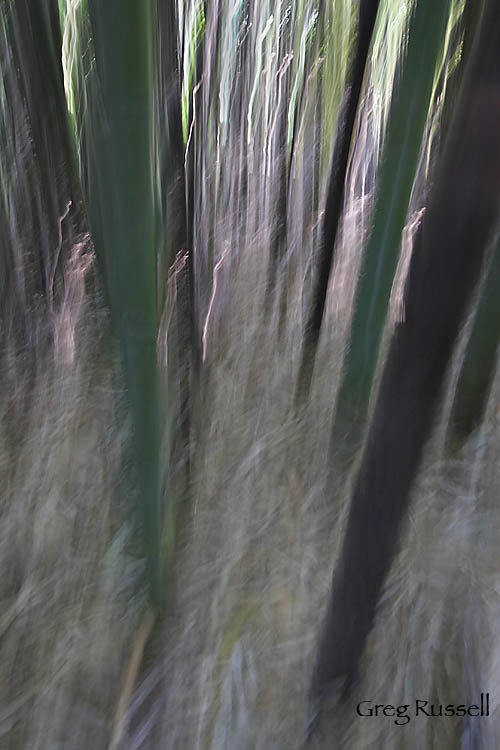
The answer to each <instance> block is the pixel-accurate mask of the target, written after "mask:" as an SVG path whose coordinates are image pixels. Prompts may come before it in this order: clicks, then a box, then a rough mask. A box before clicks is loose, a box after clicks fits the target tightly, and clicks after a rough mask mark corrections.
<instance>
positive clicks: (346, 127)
mask: <svg viewBox="0 0 500 750" xmlns="http://www.w3.org/2000/svg"><path fill="white" fill-rule="evenodd" d="M378 6H379V0H360V3H359V28H358V41H357V46H356V54H355V57H354V62H353V65H352V69H351V73H350V76H349V80H348V83H347V86H346V93H345V102H344V107H343V111H342V112H341V115H340V118H339V125H338V128H337V136H336V142H335V147H334V154H333V162H332V167H331V171H330V180H329V183H328V192H327V198H326V205H325V213H324V219H323V225H322V230H321V240H320V248H319V268H318V271H317V278H316V283H315V288H314V292H313V301H312V308H311V312H310V315H309V318H308V321H307V323H306V329H305V332H304V343H303V351H302V361H301V366H300V371H299V379H298V386H297V398H296V402H297V404H300V403H303V401H304V400H305V399H306V398H307V395H308V393H309V388H310V384H311V378H312V373H313V369H314V360H315V357H316V349H317V346H318V341H319V334H320V331H321V323H322V321H323V314H324V310H325V302H326V293H327V290H328V281H329V278H330V271H331V268H332V264H333V257H334V251H335V243H336V240H337V234H338V228H339V223H340V218H341V216H342V209H343V202H344V187H345V178H346V173H347V165H348V161H349V153H350V150H351V141H352V137H353V132H354V124H355V121H356V113H357V111H358V105H359V99H360V96H361V87H362V84H363V78H364V75H365V68H366V61H367V58H368V52H369V50H370V45H371V41H372V35H373V28H374V26H375V21H376V18H377V12H378Z"/></svg>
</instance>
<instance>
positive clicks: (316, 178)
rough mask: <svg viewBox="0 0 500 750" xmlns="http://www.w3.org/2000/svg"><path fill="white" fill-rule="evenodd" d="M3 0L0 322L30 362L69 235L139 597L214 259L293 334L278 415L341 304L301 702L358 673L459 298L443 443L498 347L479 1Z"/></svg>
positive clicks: (179, 526) (491, 14)
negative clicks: (133, 547) (341, 530)
mask: <svg viewBox="0 0 500 750" xmlns="http://www.w3.org/2000/svg"><path fill="white" fill-rule="evenodd" d="M1 13H2V37H1V41H0V55H1V61H2V62H1V66H2V90H1V117H0V138H1V142H2V159H1V172H0V194H1V204H0V205H1V209H0V221H1V233H0V242H1V252H0V270H1V275H0V290H1V304H0V310H1V327H2V336H3V338H4V340H5V341H7V340H8V341H9V342H10V343H9V346H14V347H15V348H16V349H17V350H19V351H22V352H24V353H25V358H26V368H27V370H28V371H29V372H30V373H31V375H32V377H33V378H36V370H37V361H38V358H39V357H40V356H41V353H42V354H43V352H48V351H51V348H53V347H55V346H56V344H57V342H56V341H55V340H45V339H43V338H42V339H41V338H40V336H39V334H38V331H39V329H40V321H41V320H48V319H51V316H54V315H56V314H57V311H58V310H62V308H63V306H64V301H65V290H66V270H67V268H68V264H70V263H71V258H72V257H73V256H72V253H73V252H74V248H75V246H76V245H77V244H78V243H79V245H78V246H79V247H80V248H81V249H82V252H83V253H84V254H88V258H89V259H90V257H91V255H92V253H93V252H94V250H95V254H96V257H97V266H96V270H95V277H93V276H91V275H88V276H87V277H86V288H87V292H88V293H89V294H92V293H94V290H95V288H96V287H101V286H102V287H103V288H104V295H105V299H106V304H107V306H108V308H109V312H110V317H111V328H112V331H113V336H114V341H115V343H116V346H117V348H118V351H119V352H120V361H121V367H122V371H123V378H124V383H125V386H126V391H127V398H128V404H129V408H130V413H131V420H132V433H133V438H132V443H131V446H130V456H131V460H130V464H131V469H130V482H131V484H132V485H134V487H135V495H134V497H135V498H136V511H135V515H136V520H137V523H138V528H139V529H140V531H139V532H138V533H139V535H140V538H141V540H142V542H141V543H142V554H143V556H144V557H145V558H146V561H147V564H146V569H147V573H146V578H145V586H146V587H147V590H148V592H149V599H150V603H151V606H152V607H153V609H154V610H155V612H156V614H157V616H158V617H159V618H161V617H162V616H163V615H164V614H165V611H166V610H167V611H168V608H169V596H170V593H171V589H170V586H169V580H170V575H171V573H170V571H171V567H172V565H173V560H174V558H175V554H176V548H177V542H178V538H179V537H180V536H181V535H182V534H183V530H184V529H185V526H186V523H187V522H186V518H187V517H188V516H189V514H190V513H191V511H192V508H191V492H192V487H193V478H192V476H191V471H192V464H193V460H194V459H195V457H196V450H197V446H198V445H199V443H200V441H202V440H203V433H204V429H205V425H204V424H203V421H202V419H201V418H200V414H201V413H202V410H201V407H200V405H201V404H203V401H204V398H205V394H204V384H205V383H206V382H207V378H209V377H210V361H211V358H212V359H213V358H214V357H216V356H218V354H221V353H222V352H224V351H225V350H226V349H227V348H228V346H229V345H228V339H229V337H230V335H235V334H234V331H233V332H232V333H231V331H230V326H229V324H228V305H227V300H226V299H225V295H224V293H223V291H224V289H227V288H228V287H229V286H230V285H231V283H232V282H231V279H232V274H233V271H234V269H235V268H238V269H243V271H241V272H240V276H242V277H243V278H244V275H245V273H246V272H248V274H249V275H251V274H254V275H255V274H256V269H264V270H263V273H262V276H261V277H259V278H262V279H263V281H262V284H263V295H262V300H263V309H262V318H261V320H262V321H263V322H262V325H263V331H267V330H270V329H271V328H272V330H273V331H275V332H276V347H277V348H278V349H279V351H280V352H281V356H283V357H284V358H287V357H288V355H289V352H290V351H291V350H292V349H293V352H294V356H293V357H290V362H292V364H291V367H292V368H293V380H294V388H293V392H290V393H288V394H285V395H286V398H287V399H288V402H289V414H290V419H291V420H292V421H294V420H295V422H300V420H301V419H302V417H303V414H304V413H305V411H307V409H308V407H309V405H310V403H311V399H313V398H314V393H315V391H314V388H315V383H316V382H318V378H321V377H322V374H321V372H318V352H319V350H320V348H321V342H322V340H323V339H324V337H325V336H327V335H328V331H325V326H327V325H328V323H327V320H328V319H329V318H328V307H330V309H331V310H335V311H337V312H338V310H340V309H343V310H350V312H349V314H348V315H347V319H348V322H347V324H346V325H345V327H344V330H343V334H342V335H343V336H344V346H343V351H344V355H343V359H342V361H341V362H339V363H338V366H339V368H340V372H341V375H340V381H339V386H338V388H337V389H336V391H335V392H334V391H333V389H332V392H331V400H332V403H334V410H333V423H332V425H331V436H330V443H329V446H328V448H327V454H328V471H329V477H330V478H329V481H328V482H327V484H326V486H325V489H324V492H325V494H326V501H327V502H328V503H331V504H334V503H335V501H336V497H337V495H338V494H339V493H340V492H341V491H344V490H345V487H348V488H349V493H350V495H349V497H350V501H349V503H350V506H349V507H350V510H349V517H348V521H347V524H346V529H345V535H344V538H343V542H342V545H341V552H340V556H339V558H338V560H337V561H336V562H335V567H334V573H333V581H332V585H331V593H330V599H329V601H328V603H326V602H325V605H326V615H325V617H324V619H323V624H322V625H321V626H319V627H318V648H317V654H316V658H315V667H314V669H313V670H312V675H311V683H310V694H309V700H310V704H311V710H312V715H313V716H316V714H317V712H318V711H319V710H320V707H321V704H322V701H323V700H324V699H325V697H327V696H328V695H329V694H331V693H332V691H333V692H335V691H336V690H337V689H339V690H340V693H341V695H342V696H343V697H342V699H343V700H344V701H345V700H346V697H347V696H348V695H349V691H350V689H351V686H352V685H353V684H355V682H356V677H357V672H358V668H359V664H360V661H361V659H362V656H363V652H364V649H365V646H366V641H367V638H368V636H369V634H370V631H371V629H372V626H373V622H374V618H375V613H376V608H377V602H378V601H379V598H380V596H381V592H382V589H383V585H384V581H385V578H386V576H387V573H388V570H389V568H390V566H391V564H392V562H393V560H394V557H395V555H396V553H397V548H398V540H399V535H400V531H401V528H402V526H403V524H404V522H405V519H406V517H407V513H408V508H409V504H410V497H411V489H412V486H413V482H414V480H415V477H416V475H417V471H418V468H419V465H420V461H421V457H422V454H423V451H424V448H425V446H426V444H427V443H428V440H429V438H430V436H431V434H432V429H433V425H434V424H435V421H436V418H437V416H438V414H439V413H440V409H441V408H442V396H443V391H444V388H445V386H446V383H447V377H448V373H449V368H450V363H451V361H452V359H453V357H454V356H455V355H456V352H457V345H458V344H457V342H459V340H460V336H461V335H462V330H463V326H464V323H465V321H466V320H467V319H469V320H470V324H469V326H468V328H467V336H466V341H465V342H464V345H463V356H462V359H461V364H460V371H459V377H458V380H457V383H456V387H455V390H454V394H453V400H452V408H451V411H450V416H449V420H448V425H447V431H446V437H445V443H446V452H447V455H449V456H453V455H455V454H456V453H457V452H458V451H459V450H460V447H461V446H462V445H463V443H464V441H466V440H467V439H468V437H469V436H470V435H471V434H472V432H473V431H474V430H475V429H476V428H477V427H478V425H480V423H481V420H482V418H483V413H484V409H485V405H486V402H487V398H488V394H489V390H490V387H491V383H492V381H493V378H494V374H495V371H496V367H497V347H498V342H499V335H500V310H499V302H498V293H497V284H498V278H499V262H500V261H499V252H500V245H499V239H498V220H499V218H500V212H499V197H500V169H499V166H500V131H499V129H498V121H499V117H500V67H499V57H498V49H500V9H499V8H498V4H497V1H496V0H439V1H437V0H359V2H358V0H331V1H329V2H326V1H325V0H297V1H296V2H285V1H283V2H282V1H281V0H279V1H277V2H270V0H176V2H167V0H142V1H141V2H139V0H120V2H118V0H106V2H100V0H59V1H58V0H2V3H1ZM348 216H355V231H354V233H355V235H356V236H357V238H358V240H359V238H361V240H360V241H359V245H360V247H361V250H360V252H357V253H354V252H349V249H347V250H346V247H345V245H346V243H348V240H349V233H348V227H347V217H348ZM89 262H90V260H89ZM346 268H348V269H349V273H348V279H349V280H348V281H346V278H347V275H346V274H347V271H346ZM221 290H222V291H221ZM240 293H241V295H245V293H246V291H245V286H244V283H243V284H242V286H241V288H240V289H239V291H238V294H240ZM260 299H261V298H259V300H260ZM255 304H256V303H255ZM259 304H260V302H259ZM265 326H267V327H268V328H266V327H265ZM263 335H265V333H264V334H263ZM295 352H296V353H297V355H295ZM221 356H222V354H221ZM250 379H251V375H250V374H249V384H250ZM250 385H251V384H250ZM250 385H248V388H250ZM394 467H397V470H394ZM332 562H333V561H332ZM342 699H341V700H342Z"/></svg>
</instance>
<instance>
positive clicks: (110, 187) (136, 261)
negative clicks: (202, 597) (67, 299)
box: [89, 0, 163, 610]
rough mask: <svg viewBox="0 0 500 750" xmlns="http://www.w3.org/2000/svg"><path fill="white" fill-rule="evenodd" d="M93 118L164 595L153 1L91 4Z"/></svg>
mask: <svg viewBox="0 0 500 750" xmlns="http://www.w3.org/2000/svg"><path fill="white" fill-rule="evenodd" d="M89 13H90V20H91V24H92V29H93V36H94V46H95V54H96V69H97V74H98V76H99V82H100V89H101V93H102V112H101V117H97V116H96V117H94V122H93V123H92V127H93V130H94V133H93V136H94V138H93V142H94V150H93V153H92V154H91V159H90V165H89V178H90V179H89V185H90V190H91V195H90V201H89V206H90V218H91V225H92V231H93V235H94V239H95V242H96V248H97V251H98V253H99V254H100V258H101V263H102V265H103V268H104V274H105V280H106V287H107V293H108V299H109V304H110V308H111V315H112V320H113V323H114V326H115V329H116V332H117V336H118V341H119V344H120V347H121V353H122V357H123V365H124V374H125V382H126V386H127V390H128V396H129V400H130V405H131V409H132V418H133V450H134V458H135V466H136V470H137V478H138V484H139V491H140V515H141V519H142V527H143V540H144V552H145V556H146V561H147V571H148V580H149V588H150V595H151V599H152V602H153V604H154V606H155V607H156V609H157V610H158V609H159V608H160V607H161V602H162V599H163V585H162V577H163V576H162V565H161V558H160V538H161V504H160V500H161V477H160V421H159V393H158V372H157V361H156V336H157V319H158V311H157V299H156V297H157V292H156V238H155V205H154V195H153V179H152V173H153V168H152V153H153V148H152V81H153V77H152V75H153V42H152V3H151V1H150V0H106V2H101V0H89Z"/></svg>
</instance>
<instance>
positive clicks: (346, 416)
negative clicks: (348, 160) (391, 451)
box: [331, 0, 450, 456]
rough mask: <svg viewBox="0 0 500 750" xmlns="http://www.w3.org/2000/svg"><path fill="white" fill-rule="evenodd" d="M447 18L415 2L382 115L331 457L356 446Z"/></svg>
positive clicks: (442, 8) (431, 5) (429, 4)
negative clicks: (379, 155) (380, 150)
mask: <svg viewBox="0 0 500 750" xmlns="http://www.w3.org/2000/svg"><path fill="white" fill-rule="evenodd" d="M449 12H450V1H449V0H444V2H438V3H437V2H435V0H419V2H418V3H417V5H416V8H415V11H414V14H413V16H412V18H411V21H410V28H409V34H408V48H407V53H406V56H405V58H404V60H403V61H402V66H401V68H402V69H401V71H400V82H399V85H397V87H396V91H395V94H394V97H393V101H392V104H391V111H390V115H389V125H388V135H387V139H386V144H385V149H384V157H383V161H382V165H381V171H380V177H379V183H378V191H377V197H376V203H375V209H374V219H373V228H372V231H371V235H370V239H369V241H368V245H367V247H366V250H365V253H364V258H363V263H362V268H361V276H360V279H359V282H358V285H357V289H356V294H355V299H354V318H353V322H352V328H351V334H350V342H349V348H348V353H347V355H346V359H345V362H344V367H343V376H342V382H341V387H340V391H339V396H338V399H337V411H336V416H335V421H334V427H333V433H332V443H331V444H332V449H333V450H334V451H337V450H339V449H342V451H343V452H344V453H345V454H346V455H347V456H349V455H350V454H351V452H352V448H353V447H355V446H356V444H357V442H358V440H359V438H360V436H361V430H362V427H363V425H364V424H365V419H366V414H367V409H368V401H369V397H370V388H371V385H372V382H373V375H374V372H375V366H376V363H377V356H378V351H379V346H380V341H381V338H382V333H383V329H384V324H385V320H386V315H387V310H388V306H389V299H390V294H391V288H392V283H393V279H394V273H395V270H396V265H397V261H398V257H399V249H400V243H401V233H402V230H403V227H404V224H405V220H406V216H407V212H408V205H409V202H410V195H411V190H412V186H413V182H414V179H415V173H416V169H417V164H418V159H419V154H420V149H421V144H422V136H423V133H424V128H425V123H426V120H427V115H428V112H429V106H430V101H431V94H432V90H433V84H434V78H435V71H436V65H437V63H438V60H439V55H440V53H441V50H442V47H443V43H444V38H445V32H446V27H447V22H448V17H449Z"/></svg>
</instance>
